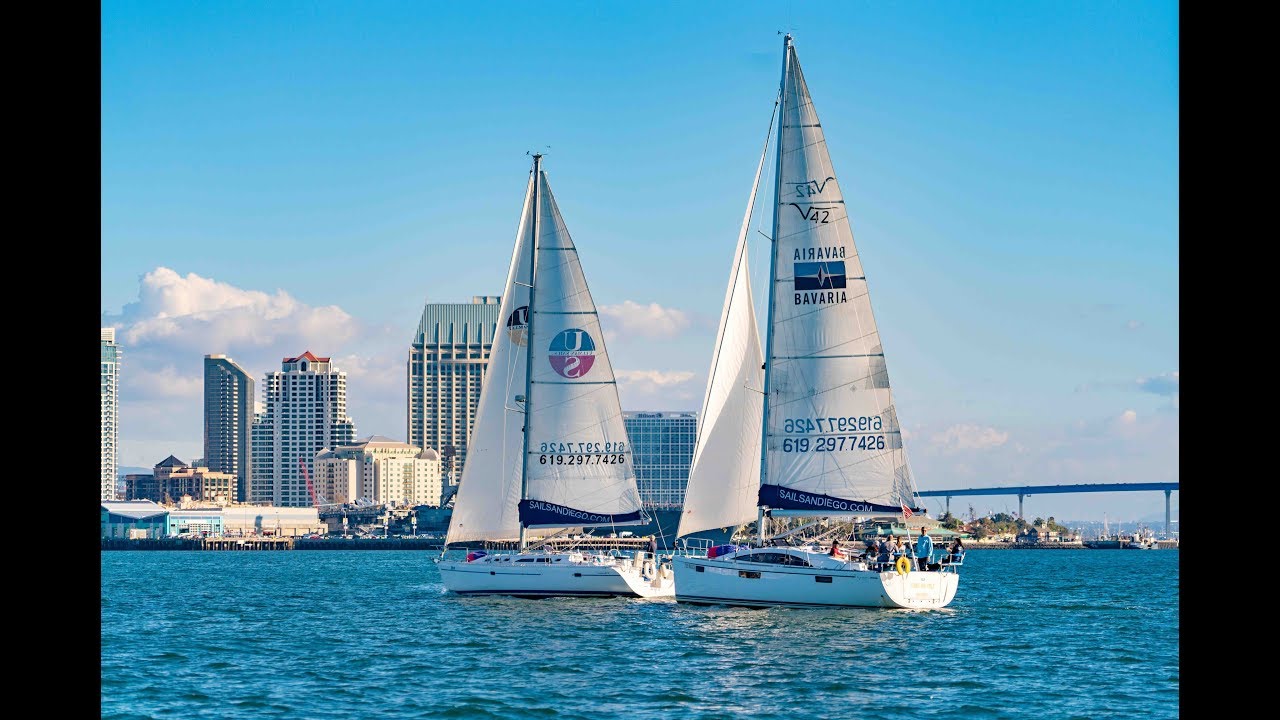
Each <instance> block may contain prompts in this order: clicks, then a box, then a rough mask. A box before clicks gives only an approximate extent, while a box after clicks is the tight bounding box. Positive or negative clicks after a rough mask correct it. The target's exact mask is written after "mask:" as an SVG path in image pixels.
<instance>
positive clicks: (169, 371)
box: [120, 365, 204, 399]
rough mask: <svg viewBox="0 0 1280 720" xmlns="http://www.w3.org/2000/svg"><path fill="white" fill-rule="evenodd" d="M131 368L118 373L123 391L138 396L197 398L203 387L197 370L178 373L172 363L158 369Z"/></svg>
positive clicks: (202, 380) (202, 381)
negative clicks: (129, 370) (128, 370)
mask: <svg viewBox="0 0 1280 720" xmlns="http://www.w3.org/2000/svg"><path fill="white" fill-rule="evenodd" d="M131 370H132V372H124V373H121V375H120V381H121V384H122V385H123V386H124V387H123V392H128V393H131V394H134V395H136V396H137V397H140V398H154V399H175V398H185V399H199V398H200V397H201V391H202V390H203V389H204V379H203V378H202V377H201V376H200V374H199V373H198V372H188V373H179V372H178V370H177V369H176V368H174V366H173V365H165V366H164V367H162V368H160V369H159V370H150V369H148V368H146V367H139V368H131Z"/></svg>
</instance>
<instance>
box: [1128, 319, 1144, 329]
mask: <svg viewBox="0 0 1280 720" xmlns="http://www.w3.org/2000/svg"><path fill="white" fill-rule="evenodd" d="M1141 327H1142V321H1141V320H1130V321H1129V322H1127V323H1125V324H1124V328H1125V329H1126V330H1137V329H1139V328H1141Z"/></svg>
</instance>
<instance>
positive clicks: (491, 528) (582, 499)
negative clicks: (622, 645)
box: [439, 155, 674, 598]
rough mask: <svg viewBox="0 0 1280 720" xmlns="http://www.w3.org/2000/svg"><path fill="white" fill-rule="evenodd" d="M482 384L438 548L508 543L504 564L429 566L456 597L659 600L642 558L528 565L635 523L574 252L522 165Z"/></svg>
mask: <svg viewBox="0 0 1280 720" xmlns="http://www.w3.org/2000/svg"><path fill="white" fill-rule="evenodd" d="M500 313H501V315H500V317H502V318H505V321H504V325H503V327H501V329H498V330H497V332H496V333H495V335H496V337H495V338H494V343H493V350H492V352H491V353H490V358H489V367H488V375H487V380H486V382H485V385H484V388H483V390H482V391H481V395H480V404H479V407H478V408H477V411H478V412H477V416H476V423H475V426H474V427H473V428H472V432H471V438H470V444H469V448H468V455H467V463H466V466H465V467H464V469H463V474H462V478H461V481H460V483H459V486H458V495H457V499H456V500H455V503H454V511H453V517H452V518H451V520H450V523H449V531H448V534H447V535H446V537H445V547H446V548H447V547H448V546H449V544H451V543H459V542H471V541H477V540H513V539H515V538H517V537H518V538H519V550H518V551H517V552H514V553H485V552H472V553H470V554H468V556H467V559H466V560H465V561H456V562H452V561H444V560H441V561H439V569H440V576H441V579H442V580H443V581H444V585H445V587H446V588H447V589H449V590H451V591H453V592H456V593H459V594H464V595H515V596H520V597H549V596H602V597H609V596H633V597H645V598H653V597H664V596H665V597H670V596H671V595H672V594H673V592H674V591H673V587H672V586H673V578H672V577H671V574H670V570H669V568H667V567H666V566H665V565H661V564H656V563H655V558H653V557H652V556H650V555H649V554H648V553H645V552H641V551H637V552H635V553H634V554H633V555H632V556H631V557H616V556H611V555H604V554H598V553H583V552H573V551H568V552H539V551H537V549H536V546H535V547H533V548H532V549H531V547H530V541H531V540H534V539H536V538H537V537H539V536H541V537H543V538H546V537H551V536H554V535H556V534H558V533H560V532H562V531H564V530H566V529H568V528H594V527H610V528H612V527H618V526H626V525H637V524H641V523H643V522H644V519H643V517H642V515H641V503H640V492H639V489H638V488H637V487H636V476H635V471H634V470H633V466H632V457H631V446H630V442H629V441H628V438H627V431H626V427H625V426H624V425H623V422H622V409H621V406H620V405H619V402H618V388H617V385H616V383H615V381H614V373H613V366H612V364H611V363H610V361H609V356H608V353H607V352H606V351H605V345H604V337H603V335H602V333H601V331H600V318H599V316H598V315H597V313H596V306H595V302H594V301H593V300H592V298H591V291H590V290H589V289H588V287H587V281H586V278H585V277H584V276H583V273H582V266H581V264H580V263H579V260H578V251H577V248H576V247H575V246H574V244H573V240H572V239H571V238H570V237H569V231H568V229H567V228H566V227H565V224H564V220H563V219H562V218H561V217H560V210H559V208H558V207H557V206H556V202H555V199H554V198H553V197H552V195H551V189H550V187H549V186H548V184H547V176H546V173H544V172H543V171H542V156H541V155H534V156H533V170H532V172H531V174H530V177H529V185H528V188H527V190H526V192H525V201H524V210H523V211H522V213H521V218H520V228H519V231H518V233H517V236H516V246H515V251H514V253H513V255H512V258H511V269H510V271H509V272H508V275H507V284H506V289H505V291H504V293H503V296H502V307H501V310H500Z"/></svg>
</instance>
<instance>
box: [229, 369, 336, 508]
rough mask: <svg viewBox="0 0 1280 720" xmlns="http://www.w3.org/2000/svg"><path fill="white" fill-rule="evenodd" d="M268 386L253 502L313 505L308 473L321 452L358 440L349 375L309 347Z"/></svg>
mask: <svg viewBox="0 0 1280 720" xmlns="http://www.w3.org/2000/svg"><path fill="white" fill-rule="evenodd" d="M262 390H263V402H264V405H265V410H264V411H263V412H262V413H261V414H260V415H256V416H255V418H254V422H253V461H252V467H251V472H252V476H251V477H252V480H251V482H250V485H249V500H250V502H259V503H261V502H269V503H271V504H272V505H278V506H283V507H305V506H308V505H311V504H312V501H311V492H310V491H309V490H308V489H307V480H306V477H307V475H308V474H310V473H311V471H312V462H313V460H314V459H315V456H316V453H319V452H320V451H321V450H324V449H326V448H334V447H338V446H339V445H350V444H351V443H353V442H354V441H355V437H356V424H355V421H354V420H352V419H351V418H349V417H347V374H346V373H345V372H343V371H341V370H338V369H337V368H335V367H333V366H332V364H331V363H330V362H329V358H327V357H316V356H315V355H313V354H311V352H310V351H307V352H305V353H303V354H301V355H299V356H297V357H288V358H285V359H284V360H283V361H282V363H281V370H280V371H279V372H271V373H267V374H266V376H265V377H264V378H263V383H262ZM304 466H305V468H306V470H305V472H304V471H303V467H304Z"/></svg>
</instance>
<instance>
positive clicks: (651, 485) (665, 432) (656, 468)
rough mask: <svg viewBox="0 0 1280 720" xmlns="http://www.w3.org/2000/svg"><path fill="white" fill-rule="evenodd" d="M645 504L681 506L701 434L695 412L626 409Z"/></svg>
mask: <svg viewBox="0 0 1280 720" xmlns="http://www.w3.org/2000/svg"><path fill="white" fill-rule="evenodd" d="M622 421H623V423H624V424H625V425H626V426H627V436H628V437H629V438H630V439H631V454H632V457H633V458H634V459H635V464H636V465H635V469H636V483H637V485H639V487H640V499H641V500H642V501H643V502H644V505H645V507H646V508H654V509H659V510H672V509H674V510H679V509H680V508H681V507H683V506H684V489H685V486H687V485H688V484H689V466H690V465H691V464H692V463H693V446H694V443H695V441H696V440H697V438H698V413H696V412H623V413H622Z"/></svg>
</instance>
